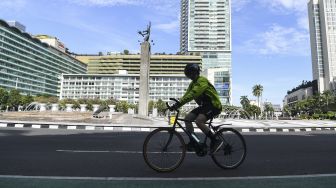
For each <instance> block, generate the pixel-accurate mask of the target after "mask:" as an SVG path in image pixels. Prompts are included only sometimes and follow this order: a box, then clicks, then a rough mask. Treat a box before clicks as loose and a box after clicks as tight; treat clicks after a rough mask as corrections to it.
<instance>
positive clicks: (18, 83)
mask: <svg viewBox="0 0 336 188" xmlns="http://www.w3.org/2000/svg"><path fill="white" fill-rule="evenodd" d="M86 68H87V65H86V64H84V63H82V62H80V61H79V60H77V59H75V58H74V57H72V56H71V55H69V54H67V53H64V52H61V51H59V50H57V49H55V48H54V47H52V46H49V45H48V44H46V43H42V42H41V41H40V40H38V39H36V38H33V37H32V36H31V35H30V34H28V33H23V32H21V31H20V30H19V29H17V28H15V27H11V26H9V25H8V24H7V23H6V22H5V21H3V20H0V87H2V88H5V89H8V90H10V89H18V90H19V91H20V92H21V93H23V94H30V95H36V94H48V95H54V96H56V95H57V93H58V91H57V90H58V83H59V77H60V76H61V74H62V73H66V74H84V73H86Z"/></svg>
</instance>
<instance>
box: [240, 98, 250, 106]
mask: <svg viewBox="0 0 336 188" xmlns="http://www.w3.org/2000/svg"><path fill="white" fill-rule="evenodd" d="M240 104H241V105H242V106H243V108H244V109H245V108H246V107H247V106H248V105H249V104H250V100H249V99H248V98H247V96H246V95H244V96H240Z"/></svg>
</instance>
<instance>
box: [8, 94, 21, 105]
mask: <svg viewBox="0 0 336 188" xmlns="http://www.w3.org/2000/svg"><path fill="white" fill-rule="evenodd" d="M20 104H21V94H20V92H19V91H18V90H17V89H12V90H11V91H10V92H9V97H8V105H9V106H10V107H14V108H15V110H17V109H18V107H19V105H20Z"/></svg>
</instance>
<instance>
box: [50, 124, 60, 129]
mask: <svg viewBox="0 0 336 188" xmlns="http://www.w3.org/2000/svg"><path fill="white" fill-rule="evenodd" d="M49 129H58V125H49Z"/></svg>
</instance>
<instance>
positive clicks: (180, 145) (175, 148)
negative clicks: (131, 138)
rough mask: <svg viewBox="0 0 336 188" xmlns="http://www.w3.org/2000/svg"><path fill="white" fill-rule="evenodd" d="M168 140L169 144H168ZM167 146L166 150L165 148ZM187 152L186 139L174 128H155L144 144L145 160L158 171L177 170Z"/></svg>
mask: <svg viewBox="0 0 336 188" xmlns="http://www.w3.org/2000/svg"><path fill="white" fill-rule="evenodd" d="M169 140H170V141H169ZM168 141H169V145H167V143H168ZM165 147H166V151H165V150H164V149H165ZM185 154H186V148H185V143H184V140H183V138H182V136H181V135H180V134H179V133H178V132H176V131H175V130H174V129H172V128H158V129H155V130H154V131H152V132H151V133H149V135H148V136H147V137H146V139H145V141H144V144H143V157H144V160H145V162H146V164H147V165H148V166H149V167H150V168H152V169H153V170H155V171H157V172H171V171H173V170H175V169H176V168H178V167H179V166H180V165H181V163H182V161H183V159H184V157H185ZM169 157H171V159H170V158H169Z"/></svg>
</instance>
